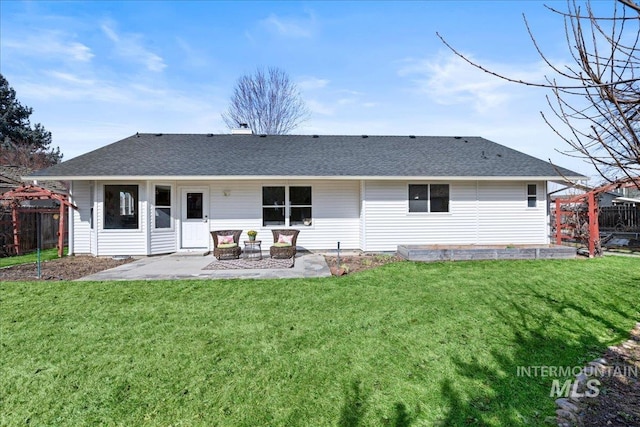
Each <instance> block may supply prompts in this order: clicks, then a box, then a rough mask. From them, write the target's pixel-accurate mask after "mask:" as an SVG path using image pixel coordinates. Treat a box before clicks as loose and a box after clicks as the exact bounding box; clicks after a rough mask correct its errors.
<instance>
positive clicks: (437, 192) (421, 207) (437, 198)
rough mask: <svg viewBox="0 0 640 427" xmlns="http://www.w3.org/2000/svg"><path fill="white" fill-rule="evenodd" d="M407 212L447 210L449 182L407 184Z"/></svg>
mask: <svg viewBox="0 0 640 427" xmlns="http://www.w3.org/2000/svg"><path fill="white" fill-rule="evenodd" d="M409 212H449V184H409Z"/></svg>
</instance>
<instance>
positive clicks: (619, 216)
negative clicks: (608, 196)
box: [598, 206, 640, 233]
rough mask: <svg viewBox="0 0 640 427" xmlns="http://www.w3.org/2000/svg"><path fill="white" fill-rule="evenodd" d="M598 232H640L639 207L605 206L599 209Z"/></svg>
mask: <svg viewBox="0 0 640 427" xmlns="http://www.w3.org/2000/svg"><path fill="white" fill-rule="evenodd" d="M598 224H599V226H600V231H624V232H634V233H637V232H640V207H635V206H606V207H602V208H600V215H599V217H598Z"/></svg>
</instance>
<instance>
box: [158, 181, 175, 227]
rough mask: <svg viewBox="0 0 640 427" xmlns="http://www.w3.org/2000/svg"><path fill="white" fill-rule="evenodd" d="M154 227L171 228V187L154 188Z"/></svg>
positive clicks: (160, 186) (159, 186)
mask: <svg viewBox="0 0 640 427" xmlns="http://www.w3.org/2000/svg"><path fill="white" fill-rule="evenodd" d="M155 227H156V228H171V186H170V185H156V186H155Z"/></svg>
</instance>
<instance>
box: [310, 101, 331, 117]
mask: <svg viewBox="0 0 640 427" xmlns="http://www.w3.org/2000/svg"><path fill="white" fill-rule="evenodd" d="M306 102H307V107H309V110H311V112H312V113H317V114H320V115H323V116H332V115H333V114H334V113H335V110H334V109H333V108H331V107H330V106H329V105H327V104H325V103H322V102H320V101H318V100H316V99H310V100H308V101H306Z"/></svg>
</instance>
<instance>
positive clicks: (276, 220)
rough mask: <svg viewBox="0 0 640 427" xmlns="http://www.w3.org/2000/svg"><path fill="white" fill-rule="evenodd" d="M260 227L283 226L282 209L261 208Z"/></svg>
mask: <svg viewBox="0 0 640 427" xmlns="http://www.w3.org/2000/svg"><path fill="white" fill-rule="evenodd" d="M262 225H263V226H269V225H284V207H282V208H262Z"/></svg>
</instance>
